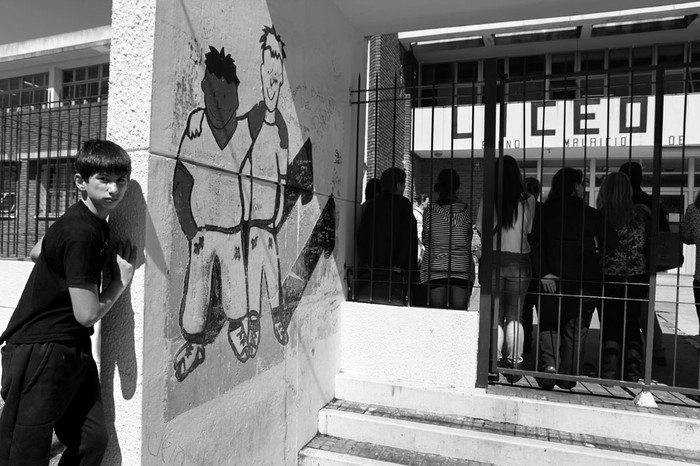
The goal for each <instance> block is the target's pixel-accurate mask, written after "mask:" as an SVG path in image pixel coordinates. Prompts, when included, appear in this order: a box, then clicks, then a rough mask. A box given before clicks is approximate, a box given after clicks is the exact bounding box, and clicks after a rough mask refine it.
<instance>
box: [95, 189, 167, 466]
mask: <svg viewBox="0 0 700 466" xmlns="http://www.w3.org/2000/svg"><path fill="white" fill-rule="evenodd" d="M109 222H110V241H111V242H112V243H114V242H115V241H117V240H127V239H128V240H131V242H132V243H134V244H135V245H136V246H137V248H138V249H139V254H138V257H137V259H136V268H137V269H138V268H140V267H142V266H143V265H144V264H145V257H144V254H143V250H144V244H145V241H146V239H145V231H146V228H144V225H146V226H149V225H150V224H151V220H150V218H149V217H148V212H147V209H146V200H145V198H144V195H143V190H142V189H141V185H139V183H138V182H136V181H134V180H131V181H130V182H129V189H128V191H127V194H126V197H125V198H124V200H123V201H122V203H121V205H120V207H119V209H117V211H115V212H114V213H113V214H112V215H111V216H110V219H109ZM151 229H153V228H152V227H151ZM161 262H164V261H163V260H161ZM104 281H105V282H107V280H106V279H105V280H104ZM134 330H135V320H134V309H133V307H132V305H131V288H130V287H129V288H128V289H127V290H126V291H125V292H124V294H123V295H122V296H121V298H120V299H119V300H118V301H117V303H116V304H115V306H114V308H113V309H112V310H111V311H110V312H109V313H108V314H107V315H106V316H105V317H104V319H102V330H101V337H102V340H101V359H102V361H101V367H100V380H101V382H102V402H103V406H104V412H105V421H106V424H107V429H108V432H109V436H110V439H111V442H110V444H109V447H108V449H107V452H106V454H105V462H107V463H111V464H121V461H122V455H121V450H120V447H119V441H118V440H119V439H118V434H117V430H116V427H115V419H116V414H115V403H114V388H115V387H114V380H115V372H116V371H117V370H118V371H119V381H120V383H121V394H122V397H123V398H124V399H125V400H130V399H131V398H132V397H133V396H134V393H135V392H136V387H137V383H138V377H137V374H138V364H137V361H136V347H135V338H134Z"/></svg>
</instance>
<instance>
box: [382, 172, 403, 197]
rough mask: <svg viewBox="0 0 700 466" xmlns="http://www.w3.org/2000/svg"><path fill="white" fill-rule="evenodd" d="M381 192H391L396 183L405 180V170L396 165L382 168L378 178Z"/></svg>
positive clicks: (394, 189) (394, 190)
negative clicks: (380, 175)
mask: <svg viewBox="0 0 700 466" xmlns="http://www.w3.org/2000/svg"><path fill="white" fill-rule="evenodd" d="M380 181H381V184H382V190H381V192H382V193H387V194H392V193H395V192H396V183H405V182H406V172H405V171H403V170H401V169H400V168H398V167H391V168H387V169H386V170H384V172H383V173H382V177H381V179H380Z"/></svg>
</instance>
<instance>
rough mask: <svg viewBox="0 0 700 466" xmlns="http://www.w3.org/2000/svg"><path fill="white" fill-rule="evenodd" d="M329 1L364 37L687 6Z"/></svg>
mask: <svg viewBox="0 0 700 466" xmlns="http://www.w3.org/2000/svg"><path fill="white" fill-rule="evenodd" d="M333 1H334V3H335V4H336V5H337V7H338V9H339V10H340V11H341V12H342V13H343V14H344V15H345V16H346V17H347V18H348V20H349V21H350V22H351V23H352V24H353V25H354V26H355V28H356V29H357V30H358V31H360V32H361V33H363V34H365V35H372V34H381V33H391V32H401V31H411V30H419V29H433V28H443V27H454V26H469V25H477V24H484V23H498V22H503V21H521V20H527V19H537V18H552V17H562V16H573V15H583V14H594V13H601V12H611V11H620V10H628V9H637V8H645V7H661V6H671V5H680V6H682V5H683V4H684V3H686V4H687V2H679V1H678V0H675V1H674V0H618V1H614V2H611V1H609V0H586V1H581V0H333Z"/></svg>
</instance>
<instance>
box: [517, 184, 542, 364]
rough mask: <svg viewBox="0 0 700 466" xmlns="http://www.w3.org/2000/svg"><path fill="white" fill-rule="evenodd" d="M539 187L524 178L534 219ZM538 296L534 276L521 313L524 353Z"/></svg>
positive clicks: (530, 341)
mask: <svg viewBox="0 0 700 466" xmlns="http://www.w3.org/2000/svg"><path fill="white" fill-rule="evenodd" d="M540 186H541V185H540V181H539V180H538V179H537V178H532V177H527V178H525V191H526V192H527V193H528V194H529V195H530V196H532V197H534V198H535V215H534V217H537V212H539V210H540V206H541V202H539V201H538V199H539V198H540V193H541V187H540ZM530 261H532V257H530ZM539 294H540V282H539V280H537V278H536V277H535V276H533V277H532V278H531V279H530V285H529V286H528V288H527V293H526V294H525V299H524V300H523V311H522V316H521V321H522V323H523V331H524V332H525V335H524V336H525V338H524V339H523V352H524V353H529V352H530V351H532V309H533V308H535V309H536V308H537V301H538V300H539Z"/></svg>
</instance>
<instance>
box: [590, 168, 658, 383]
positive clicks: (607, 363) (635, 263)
mask: <svg viewBox="0 0 700 466" xmlns="http://www.w3.org/2000/svg"><path fill="white" fill-rule="evenodd" d="M596 205H597V207H598V210H599V211H600V212H601V213H602V214H603V217H604V219H605V220H606V221H607V222H608V224H610V225H611V226H612V227H613V228H614V229H615V232H616V233H617V237H618V240H619V245H618V246H617V248H615V249H613V250H608V251H606V252H605V254H604V255H603V272H604V273H605V284H604V285H603V296H604V299H603V303H602V307H601V309H600V320H601V329H602V334H603V349H602V361H601V372H602V374H601V375H602V377H603V378H606V379H619V378H620V375H622V376H623V378H624V380H626V381H631V382H637V380H639V377H640V376H641V373H642V337H641V333H640V328H639V316H640V314H641V312H642V300H644V299H646V297H647V296H648V293H649V268H648V251H649V245H648V238H649V231H650V228H651V212H649V209H648V208H647V207H646V206H643V205H641V204H636V205H635V204H634V202H633V201H632V184H631V183H630V180H629V178H628V177H627V175H625V174H624V173H622V172H615V173H610V174H609V175H607V176H606V177H605V179H604V180H603V183H602V184H601V185H600V192H599V193H598V199H597V202H596Z"/></svg>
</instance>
